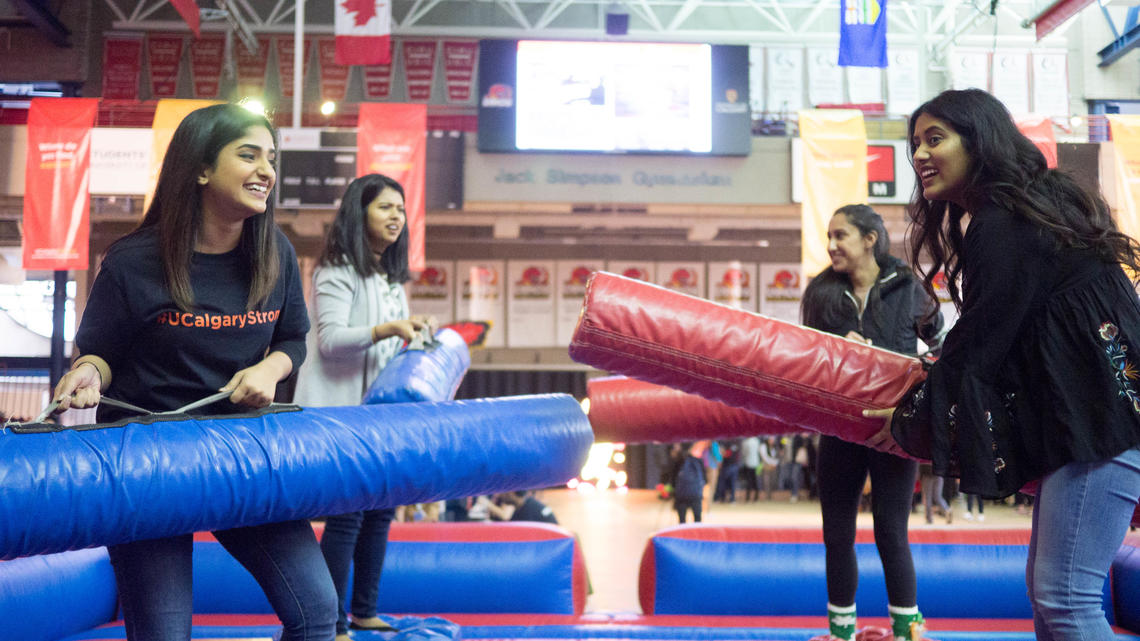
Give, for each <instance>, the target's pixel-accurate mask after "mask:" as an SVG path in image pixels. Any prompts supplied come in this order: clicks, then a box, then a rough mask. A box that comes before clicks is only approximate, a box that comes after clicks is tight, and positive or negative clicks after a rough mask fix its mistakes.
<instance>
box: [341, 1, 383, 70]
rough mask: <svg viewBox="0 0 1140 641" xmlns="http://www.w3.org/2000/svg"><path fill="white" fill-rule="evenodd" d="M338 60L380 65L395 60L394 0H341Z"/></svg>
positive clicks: (349, 62) (345, 63)
mask: <svg viewBox="0 0 1140 641" xmlns="http://www.w3.org/2000/svg"><path fill="white" fill-rule="evenodd" d="M333 4H334V5H335V6H336V8H335V11H336V16H335V17H334V18H333V30H334V31H335V32H336V51H335V54H336V56H335V57H336V64H338V65H345V66H347V65H379V64H388V63H390V62H392V42H391V33H392V3H391V2H389V1H388V0H337V1H336V2H334V3H333Z"/></svg>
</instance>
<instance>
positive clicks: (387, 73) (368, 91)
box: [364, 64, 392, 100]
mask: <svg viewBox="0 0 1140 641" xmlns="http://www.w3.org/2000/svg"><path fill="white" fill-rule="evenodd" d="M391 94H392V65H391V64H386V65H375V66H370V67H364V97H365V98H367V99H368V100H387V99H388V96H390V95H391Z"/></svg>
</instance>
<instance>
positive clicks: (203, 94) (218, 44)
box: [190, 36, 226, 98]
mask: <svg viewBox="0 0 1140 641" xmlns="http://www.w3.org/2000/svg"><path fill="white" fill-rule="evenodd" d="M225 52H226V40H225V38H221V37H217V36H203V37H201V38H198V39H197V40H195V41H194V42H193V43H191V44H190V75H191V76H193V77H194V97H195V98H217V97H218V92H219V90H220V89H221V85H222V63H223V62H224V61H225Z"/></svg>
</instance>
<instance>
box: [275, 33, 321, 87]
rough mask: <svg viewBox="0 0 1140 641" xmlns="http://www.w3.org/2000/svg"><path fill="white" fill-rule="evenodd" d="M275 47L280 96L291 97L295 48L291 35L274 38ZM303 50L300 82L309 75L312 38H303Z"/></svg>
mask: <svg viewBox="0 0 1140 641" xmlns="http://www.w3.org/2000/svg"><path fill="white" fill-rule="evenodd" d="M274 44H275V46H276V47H277V77H278V78H279V79H280V80H281V96H282V97H284V98H292V97H293V52H294V51H295V50H296V49H297V47H296V46H295V43H294V42H293V36H279V37H277V38H274ZM304 46H305V50H304V51H302V52H301V82H302V83H304V81H305V78H308V77H309V57H310V56H311V55H312V49H313V39H312V38H305V45H304Z"/></svg>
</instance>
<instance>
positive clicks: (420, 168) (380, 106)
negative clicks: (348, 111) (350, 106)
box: [356, 102, 427, 272]
mask: <svg viewBox="0 0 1140 641" xmlns="http://www.w3.org/2000/svg"><path fill="white" fill-rule="evenodd" d="M356 147H357V151H356V175H358V176H363V175H365V174H384V175H385V176H388V177H389V178H392V179H394V180H396V181H398V182H399V183H400V184H401V185H403V186H404V207H406V208H407V210H408V266H409V267H410V268H411V270H412V271H415V272H418V271H423V269H424V167H425V165H426V161H427V105H408V104H396V103H375V102H362V103H360V119H359V122H358V123H357V131H356Z"/></svg>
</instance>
